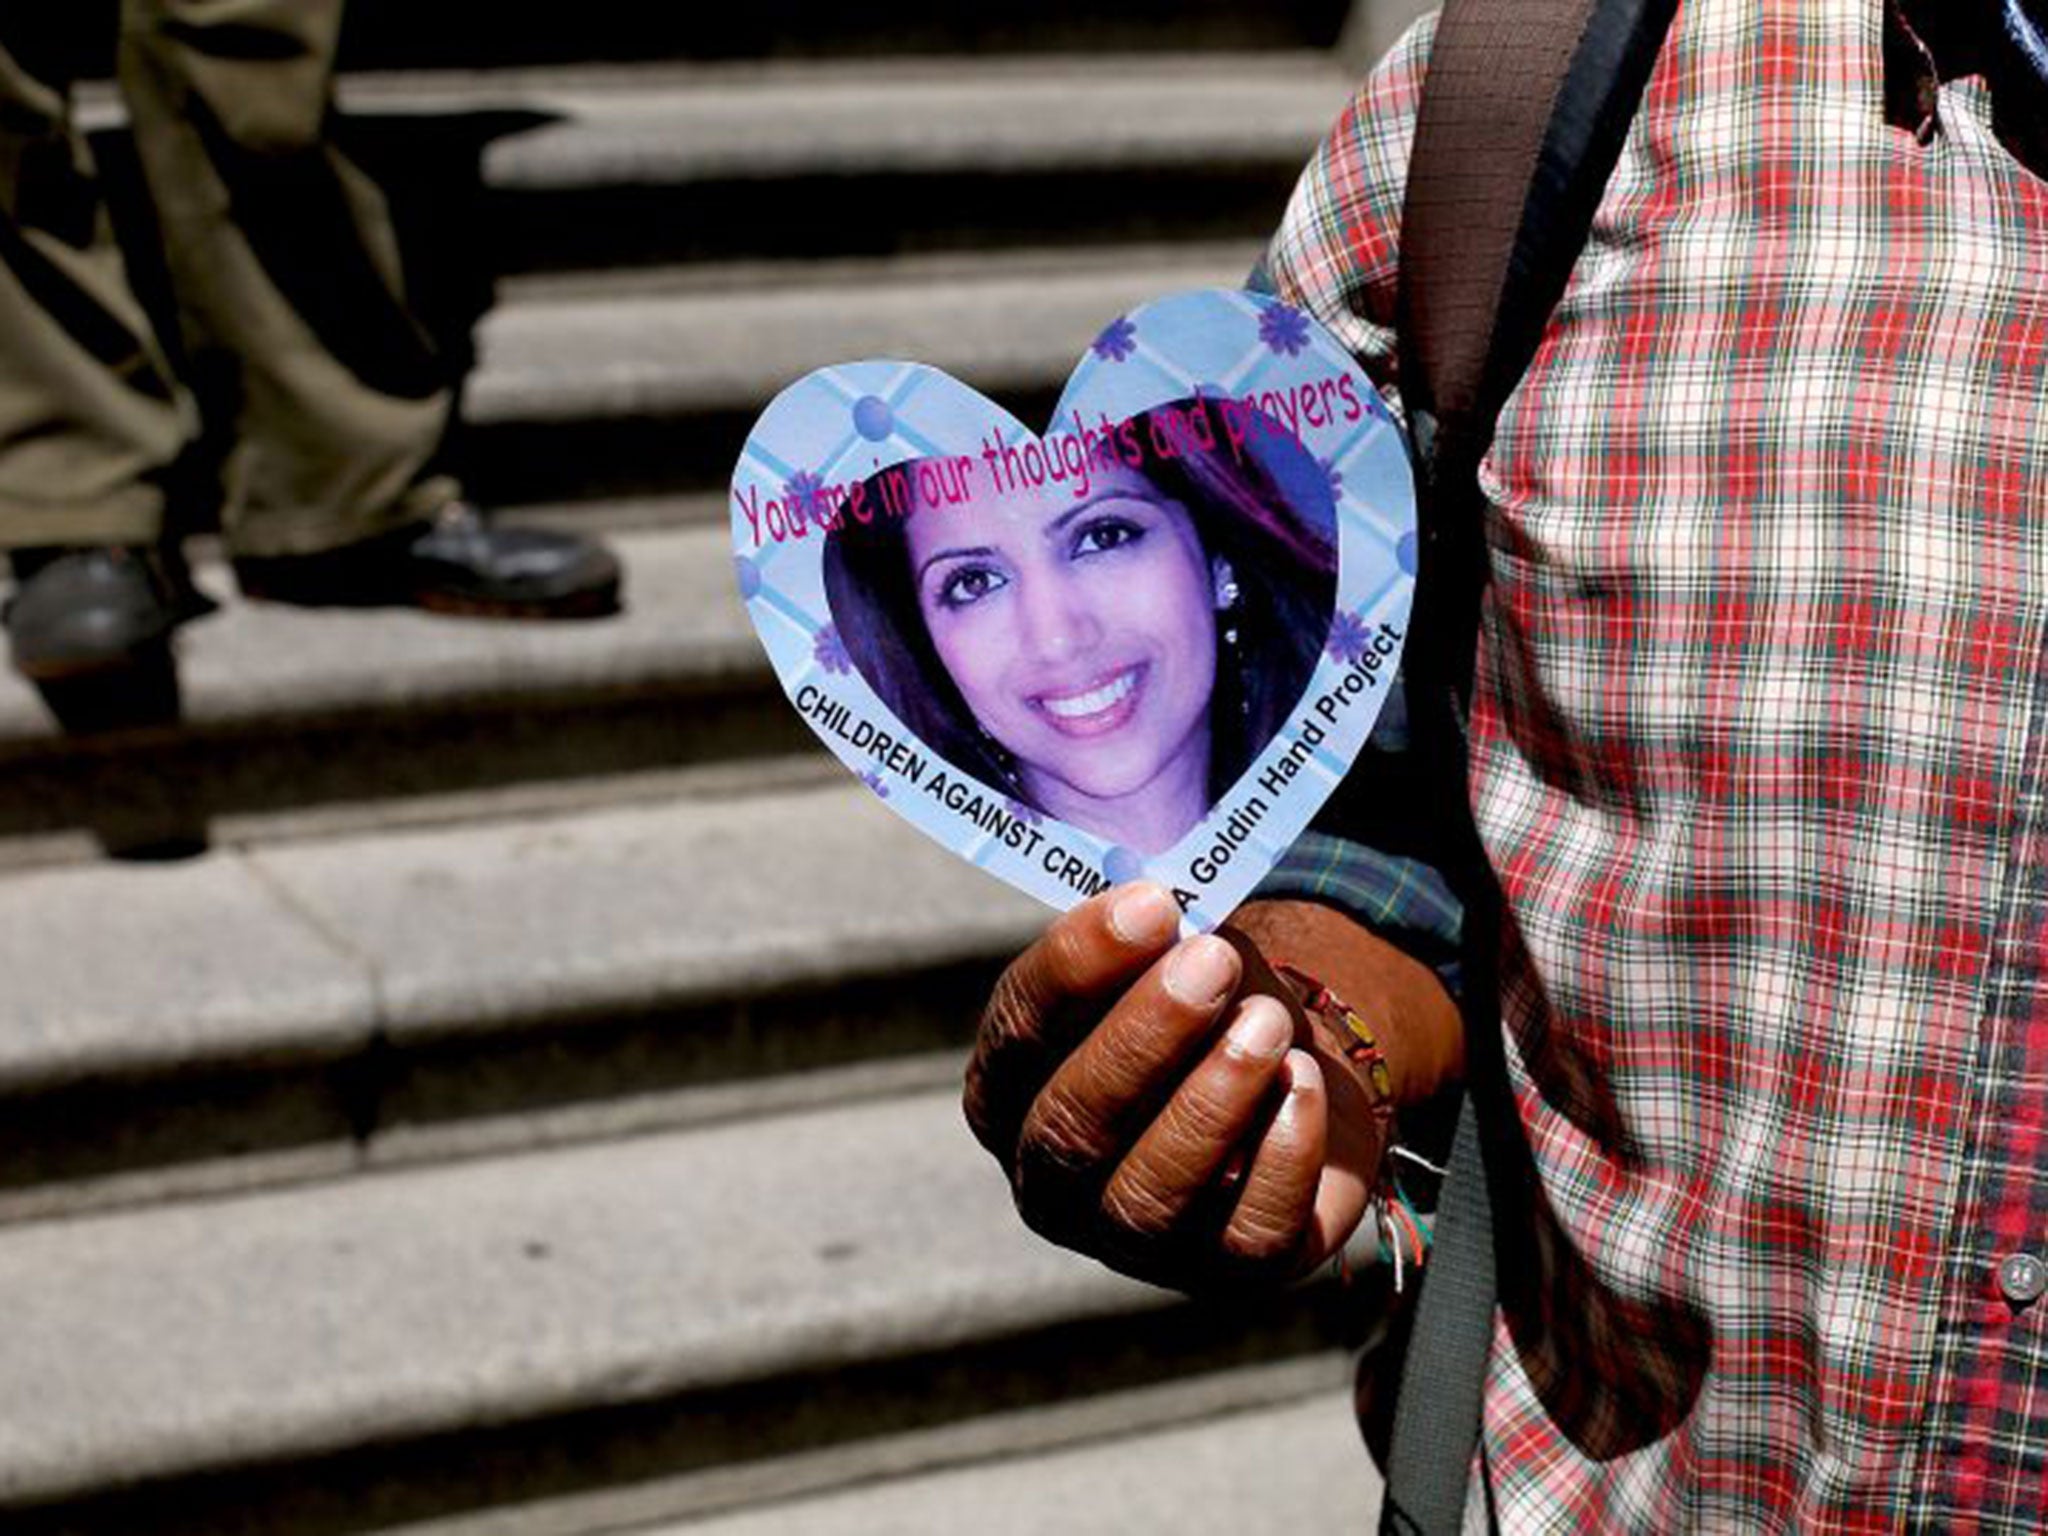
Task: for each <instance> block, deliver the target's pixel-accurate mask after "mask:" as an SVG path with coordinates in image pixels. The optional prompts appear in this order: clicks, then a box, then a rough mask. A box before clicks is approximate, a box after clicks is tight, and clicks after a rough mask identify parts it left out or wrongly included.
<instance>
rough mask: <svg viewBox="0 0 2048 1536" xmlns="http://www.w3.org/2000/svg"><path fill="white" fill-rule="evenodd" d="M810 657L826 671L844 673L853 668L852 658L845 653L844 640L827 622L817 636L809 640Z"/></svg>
mask: <svg viewBox="0 0 2048 1536" xmlns="http://www.w3.org/2000/svg"><path fill="white" fill-rule="evenodd" d="M811 657H812V659H813V660H814V661H816V662H817V663H818V665H819V666H821V667H823V668H824V669H825V670H826V671H827V672H831V673H834V674H838V675H842V676H843V675H844V674H845V673H847V672H849V671H851V670H852V668H853V658H852V657H850V656H848V655H847V654H846V642H845V641H843V640H841V639H840V638H839V631H838V630H837V629H835V628H834V627H833V626H832V625H830V624H827V625H826V626H825V627H824V628H823V629H821V630H819V631H818V638H817V639H815V640H813V641H812V642H811Z"/></svg>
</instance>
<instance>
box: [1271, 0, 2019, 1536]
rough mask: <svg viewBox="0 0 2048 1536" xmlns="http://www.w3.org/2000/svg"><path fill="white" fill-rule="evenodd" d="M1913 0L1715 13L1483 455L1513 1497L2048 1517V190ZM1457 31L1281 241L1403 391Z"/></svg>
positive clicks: (1518, 1507)
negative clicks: (1902, 43)
mask: <svg viewBox="0 0 2048 1536" xmlns="http://www.w3.org/2000/svg"><path fill="white" fill-rule="evenodd" d="M1891 25H1894V24H1893V23H1891V22H1889V21H1888V18H1887V15H1886V12H1885V10H1884V8H1883V7H1882V5H1880V4H1879V3H1877V0H1697V3H1694V4H1690V5H1685V6H1682V7H1681V9H1680V13H1679V16H1678V18H1677V21H1676V23H1675V25H1674V29H1673V31H1672V34H1671V37H1670V39H1669V41H1668V43H1667V44H1666V46H1665V48H1664V50H1663V53H1662V55H1661V57H1660V59H1659V62H1658V65H1657V69H1656V72H1655V74H1654V76H1653V78H1652V80H1651V82H1650V85H1649V89H1648V93H1647V96H1646V98H1645V102H1644V106H1643V108H1642V110H1641V112H1640V113H1639V114H1638V117H1637V120H1636V122H1635V124H1634V126H1633V129H1632V131H1631V133H1630V136H1629V139H1628V143H1627V146H1626V148H1625V150H1624V152H1623V155H1622V158H1621V162H1620V165H1619V167H1618V169H1617V170H1616V172H1615V175H1614V177H1613V180H1612V181H1611V183H1610V184H1609V186H1608V188H1607V192H1606V195H1605V197H1604V199H1603V201H1602V204H1601V207H1600V210H1599V213H1598V216H1597V218H1596V221H1595V224H1594V228H1593V234H1592V238H1591V241H1590V243H1589V245H1588V247H1587V249H1586V251H1585V253H1584V255H1583V257H1582V258H1581V259H1580V261H1579V263H1578V265H1577V267H1576V269H1575V271H1574V273H1573V276H1572V280H1571V284H1570V286H1569V288H1568V290H1567V292H1566V293H1565V296H1564V299H1563V301H1562V303H1561V304H1560V306H1559V308H1558V310H1557V313H1556V315H1555V316H1554V318H1553V319H1552V322H1551V325H1550V328H1549V331H1548V332H1547V334H1546V336H1545V339H1544V342H1543V345H1542V348H1541V350H1540V352H1539V353H1538V355H1537V358H1536V361H1535V363H1534V365H1533V366H1532V367H1531V369H1530V370H1529V373H1528V375H1527V377H1526V378H1525V379H1524V380H1523V382H1522V385H1521V387H1520V388H1519V389H1518V390H1517V392H1516V393H1515V395H1514V396H1513V398H1512V399H1511V400H1510V401H1509V403H1508V406H1507V410H1506V412H1505V414H1504V415H1503V417H1502V419H1501V423H1500V433H1499V437H1498V440H1497V442H1496V444H1495V447H1494V450H1493V453H1492V454H1491V456H1490V457H1489V459H1488V460H1487V463H1486V465H1485V468H1484V471H1483V477H1482V478H1483V482H1484V485H1485V488H1486V491H1487V493H1488V499H1489V501H1490V503H1491V509H1490V514H1489V522H1488V527H1487V535H1488V541H1489V548H1490V552H1491V559H1492V573H1493V586H1492V592H1491V594H1490V598H1489V606H1488V611H1487V614H1486V617H1485V621H1484V624H1483V629H1482V634H1481V642H1480V647H1479V654H1480V659H1479V680H1478V688H1477V696H1476V701H1475V706H1474V713H1473V768H1474V798H1475V811H1476V814H1477V817H1478V821H1479V825H1480V828H1481V831H1482V833H1483V836H1484V838H1485V841H1486V844H1487V846H1488V848H1489V849H1490V851H1491V854H1492V858H1493V862H1494V865H1495V867H1496V869H1497V870H1498V871H1499V874H1500V877H1501V881H1502V885H1503V889H1504V892H1505V898H1506V904H1507V923H1506V928H1507V933H1508V938H1507V942H1506V951H1507V952H1506V955H1505V957H1504V962H1503V968H1502V975H1503V991H1504V998H1503V1012H1504V1023H1503V1028H1504V1032H1505V1039H1506V1047H1507V1060H1508V1069H1509V1073H1510V1077H1511V1084H1512V1087H1513V1089H1514V1092H1515V1094H1516V1097H1517V1100H1518V1102H1519V1106H1520V1112H1521V1121H1522V1128H1523V1131H1524V1132H1525V1135H1526V1140H1527V1144H1528V1147H1529V1149H1530V1152H1531V1155H1532V1157H1533V1160H1534V1164H1535V1169H1536V1173H1537V1178H1538V1183H1539V1187H1540V1190H1541V1192H1542V1199H1541V1201H1540V1202H1539V1205H1540V1208H1539V1209H1537V1210H1535V1211H1532V1212H1528V1213H1501V1219H1502V1220H1504V1221H1508V1222H1522V1223H1526V1226H1525V1227H1524V1228H1523V1229H1522V1230H1521V1231H1520V1233H1519V1236H1520V1237H1521V1238H1523V1239H1525V1240H1526V1241H1527V1242H1529V1243H1530V1244H1532V1245H1533V1252H1534V1254H1535V1255H1536V1270H1537V1273H1538V1274H1539V1276H1540V1279H1539V1280H1538V1282H1537V1283H1536V1284H1534V1285H1532V1286H1530V1287H1528V1288H1527V1289H1526V1291H1523V1290H1517V1291H1515V1292H1514V1293H1513V1294H1514V1295H1516V1296H1518V1297H1521V1298H1522V1299H1521V1300H1519V1301H1516V1302H1513V1303H1511V1304H1509V1305H1506V1306H1504V1307H1503V1311H1502V1315H1501V1316H1500V1318H1499V1319H1498V1326H1497V1330H1496V1339H1495V1350H1494V1355H1493V1364H1492V1369H1491V1373H1490V1378H1489V1382H1488V1387H1487V1394H1486V1411H1485V1425H1484V1433H1483V1436H1482V1447H1481V1451H1482V1459H1483V1469H1484V1481H1485V1488H1486V1491H1487V1492H1488V1493H1489V1494H1490V1497H1491V1500H1492V1503H1493V1506H1494V1508H1495V1510H1496V1512H1497V1515H1498V1519H1499V1522H1500V1525H1501V1527H1502V1528H1503V1529H1504V1530H1506V1531H1509V1532H1522V1531H1539V1530H1540V1531H1550V1530H1581V1529H1597V1530H1632V1531H1635V1530H1639V1531H1650V1532H1659V1533H1662V1532H1669V1531H1675V1530H1680V1529H1707V1530H1716V1531H1745V1532H1747V1531H1758V1530H1780V1529H1797V1530H1801V1531H1808V1530H1827V1531H1849V1530H1857V1531H1861V1530H1894V1529H1898V1528H1901V1527H1912V1528H1915V1529H1923V1530H1930V1531H1941V1532H1959V1531H1999V1532H2021V1531H2026V1532H2034V1531H2038V1530H2040V1529H2042V1528H2043V1526H2044V1524H2048V1471H2044V1458H2048V1302H2034V1303H2031V1304H2029V1303H2028V1302H2027V1301H2026V1300H2025V1299H2024V1292H2025V1290H2026V1289H2027V1287H2026V1286H2025V1285H2024V1284H2023V1283H2020V1284H2015V1283H2014V1281H2015V1280H2019V1281H2024V1278H2025V1275H2024V1268H2025V1267H2024V1265H2016V1266H2008V1267H2007V1269H2006V1271H2005V1275H2006V1279H2005V1283H2004V1284H2003V1285H2002V1284H2001V1268H2000V1266H2001V1261H2002V1260H2005V1259H2007V1258H2008V1257H2011V1256H2015V1255H2027V1254H2032V1255H2036V1256H2039V1257H2042V1258H2044V1259H2048V1178H2044V1175H2048V975H2044V971H2043V967H2044V963H2048V800H2044V781H2043V776H2042V772H2041V768H2042V756H2043V753H2044V750H2048V736H2044V733H2048V669H2044V668H2043V667H2042V666H2041V665H2040V658H2041V656H2042V649H2043V645H2044V642H2048V377H2044V372H2043V363H2044V358H2048V184H2044V182H2043V181H2041V180H2039V179H2037V178H2036V177H2035V176H2034V175H2033V174H2032V173H2031V172H2029V171H2028V170H2027V169H2026V168H2025V167H2024V166H2022V165H2021V164H2020V163H2019V162H2018V161H2017V160H2016V159H2015V158H2014V157H2013V156H2012V154H2011V153H2009V152H2008V150H2007V149H2006V148H2005V147H2004V145H2003V144H2002V143H2001V142H2000V140H1999V139H1998V137H1997V136H1996V135H1995V134H1994V132H1993V130H1992V103H1991V100H1990V96H1989V93H1988V91H1987V89H1986V88H1985V86H1984V85H1983V83H1982V82H1981V81H1980V80H1976V79H1969V80H1961V81H1952V82H1949V83H1948V84H1945V85H1943V86H1941V87H1940V89H1939V91H1938V93H1936V92H1934V91H1933V88H1932V86H1931V83H1930V85H1929V89H1928V92H1927V99H1929V100H1931V101H1932V105H1933V116H1932V119H1931V120H1930V121H1929V122H1928V123H1926V124H1925V125H1924V126H1923V128H1922V131H1921V132H1920V133H1918V134H1916V133H1915V132H1914V131H1913V129H1912V128H1911V127H1910V126H1895V125H1894V124H1893V123H1892V122H1890V121H1888V118H1887V112H1886V100H1887V97H1886V79H1885V68H1886V65H1885V58H1886V51H1887V43H1888V42H1889V43H1891V44H1892V45H1893V48H1894V58H1895V59H1896V57H1897V45H1898V42H1899V37H1898V34H1896V33H1890V34H1888V32H1887V28H1888V26H1891ZM1429 38H1430V29H1429V26H1428V24H1427V23H1425V24H1423V25H1422V26H1421V27H1419V28H1418V29H1417V30H1416V31H1415V32H1413V33H1412V34H1411V35H1410V36H1409V38H1408V39H1407V40H1406V41H1405V42H1404V43H1403V44H1402V45H1401V46H1400V47H1399V48H1398V49H1397V50H1396V52H1395V53H1394V54H1393V55H1392V57H1391V58H1390V59H1389V60H1388V61H1387V62H1386V63H1385V64H1383V65H1382V66H1381V67H1380V68H1379V69H1378V70H1377V71H1376V72H1375V73H1374V75H1373V76H1372V77H1371V79H1370V80H1369V81H1368V82H1367V83H1366V85H1365V87H1364V88H1363V90H1362V91H1361V93H1360V94H1359V96H1358V97H1357V99H1356V100H1355V102H1354V103H1353V104H1352V106H1351V108H1350V109H1349V110H1348V111H1347V112H1346V114H1345V116H1344V117H1343V118H1342V119H1341V120H1340V121H1339V123H1338V125H1337V127H1336V129H1335V130H1334V131H1333V133H1332V135H1331V138H1330V140H1329V141H1328V143H1327V144H1326V145H1325V146H1324V148H1323V150H1322V151H1321V153H1320V154H1319V155H1318V157H1317V159H1316V160H1315V161H1314V163H1313V164H1312V165H1311V167H1310V169H1309V172H1308V174H1307V175H1306V176H1305V178H1304V180H1303V182H1302V185H1301V188H1300V189H1299V191H1298V192H1297V194H1296V197H1295V200H1294V203H1293V205H1292V207H1291V209H1290V211H1289V215H1288V219H1287V223H1286V225H1285V226H1284V228H1283V230H1282V232H1281V234H1280V236H1279V237H1278V239H1277V240H1276V242H1275V245H1274V249H1273V252H1272V255H1271V257H1270V260H1271V264H1272V266H1273V269H1274V275H1275V278H1276V281H1277V282H1278V284H1279V287H1280V289H1281V291H1282V293H1283V294H1285V295H1287V296H1289V297H1290V298H1292V299H1293V300H1294V301H1295V302H1297V303H1300V304H1302V305H1303V306H1304V307H1306V308H1307V309H1309V310H1311V311H1312V312H1314V313H1315V314H1316V315H1318V316H1319V317H1320V318H1322V319H1323V320H1324V321H1325V323H1327V324H1329V325H1330V326H1332V328H1333V329H1335V330H1336V331H1337V332H1338V333H1339V334H1340V335H1341V336H1343V337H1344V338H1345V339H1346V340H1347V341H1348V342H1349V343H1350V344H1351V345H1352V346H1353V347H1354V349H1355V350H1356V351H1357V352H1358V353H1359V355H1360V356H1361V357H1362V358H1364V359H1365V360H1366V362H1367V364H1368V366H1370V367H1372V368H1374V369H1375V370H1376V371H1377V372H1378V374H1379V375H1380V376H1381V377H1382V378H1383V379H1385V380H1387V381H1388V382H1389V383H1392V382H1393V381H1392V380H1391V377H1390V376H1391V373H1392V352H1393V333H1392V331H1391V329H1390V325H1391V320H1392V315H1393V306H1394V292H1395V272H1394V259H1395V250H1396V245H1397V239H1396V236H1397V221H1398V216H1399V211H1400V206H1401V194H1402V184H1403V175H1404V166H1405V161H1406V156H1407V147H1408V143H1409V139H1410V135H1411V130H1412V128H1413V119H1414V113H1415V108H1416V103H1417V97H1418V92H1419V89H1420V86H1421V82H1422V76H1423V72H1424V69H1425V65H1426V61H1427V55H1428V46H1429ZM1892 85H1893V90H1894V93H1895V95H1894V97H1893V98H1892V99H1893V100H1895V101H1896V100H1898V99H1900V97H1899V96H1898V95H1897V94H1896V93H1897V90H1898V85H1899V82H1898V81H1897V80H1896V79H1894V80H1893V82H1892ZM1903 99H1905V100H1908V101H1911V100H1913V99H1914V93H1913V92H1912V91H1910V90H1908V91H1907V92H1905V93H1904V98H1903ZM1894 115H1896V114H1894ZM1476 1492H1477V1490H1476V1488H1475V1501H1474V1503H1475V1508H1476V1507H1478V1505H1479V1503H1480V1501H1479V1500H1478V1498H1477V1497H1476Z"/></svg>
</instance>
